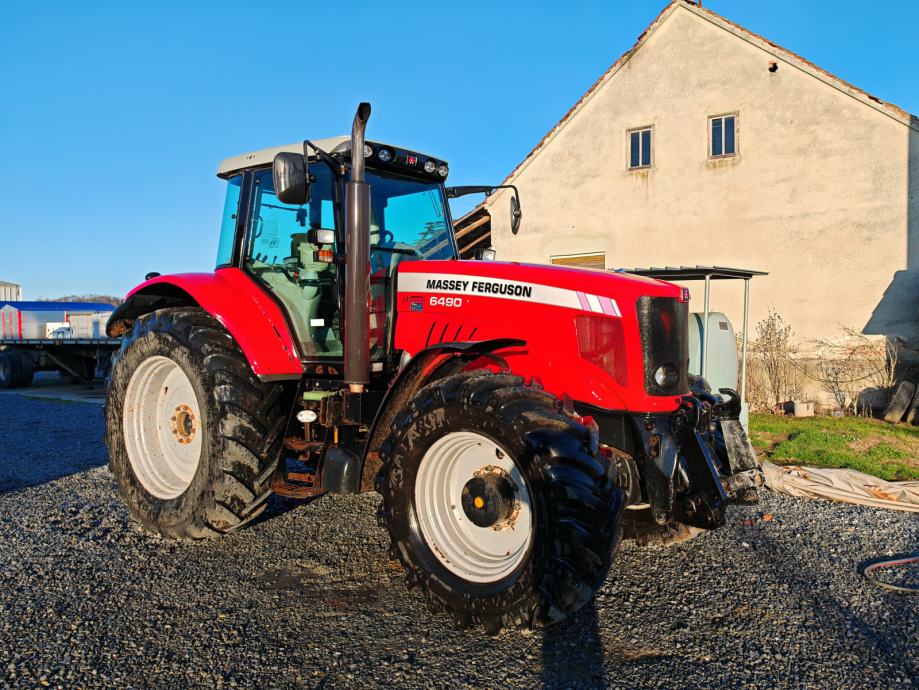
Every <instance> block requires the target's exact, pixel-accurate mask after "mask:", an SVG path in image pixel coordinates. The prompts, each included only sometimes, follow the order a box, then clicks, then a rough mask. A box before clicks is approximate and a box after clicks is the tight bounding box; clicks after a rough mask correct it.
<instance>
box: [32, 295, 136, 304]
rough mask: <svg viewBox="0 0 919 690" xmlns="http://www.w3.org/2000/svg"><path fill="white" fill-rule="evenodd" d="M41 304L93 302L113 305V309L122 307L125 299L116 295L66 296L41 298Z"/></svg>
mask: <svg viewBox="0 0 919 690" xmlns="http://www.w3.org/2000/svg"><path fill="white" fill-rule="evenodd" d="M37 301H39V302H93V303H94V304H111V305H112V306H113V307H117V306H120V305H121V303H122V302H124V299H123V298H121V297H115V296H114V295H64V296H63V297H55V298H53V299H49V298H45V297H42V298H39V299H38V300H37Z"/></svg>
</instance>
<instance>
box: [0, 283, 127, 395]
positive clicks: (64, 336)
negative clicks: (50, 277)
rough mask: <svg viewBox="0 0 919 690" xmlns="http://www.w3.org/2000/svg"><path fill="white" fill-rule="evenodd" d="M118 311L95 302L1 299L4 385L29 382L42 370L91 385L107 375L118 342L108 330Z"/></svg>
mask: <svg viewBox="0 0 919 690" xmlns="http://www.w3.org/2000/svg"><path fill="white" fill-rule="evenodd" d="M113 310H114V307H113V306H111V305H109V304H97V303H94V302H24V301H5V302H0V388H22V387H25V386H29V385H31V383H32V379H33V377H34V375H35V372H37V371H57V372H59V373H60V375H61V377H62V378H63V379H64V380H65V381H70V382H77V381H79V382H82V383H85V384H87V385H92V381H93V379H95V378H105V377H106V376H107V375H108V369H109V365H110V363H111V358H112V354H113V353H114V351H115V350H116V349H117V348H118V345H119V340H118V339H115V338H110V337H109V336H108V335H106V333H105V324H106V322H107V321H108V318H109V316H110V315H111V313H112V311H113Z"/></svg>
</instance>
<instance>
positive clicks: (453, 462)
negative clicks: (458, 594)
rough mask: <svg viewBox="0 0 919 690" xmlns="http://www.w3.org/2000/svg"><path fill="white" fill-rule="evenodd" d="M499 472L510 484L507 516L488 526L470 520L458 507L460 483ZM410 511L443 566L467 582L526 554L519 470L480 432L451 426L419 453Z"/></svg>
mask: <svg viewBox="0 0 919 690" xmlns="http://www.w3.org/2000/svg"><path fill="white" fill-rule="evenodd" d="M489 472H493V473H500V475H501V476H502V477H506V478H507V481H508V485H509V486H510V487H512V489H513V504H514V506H516V508H515V511H514V513H513V517H512V518H509V519H507V520H503V521H501V522H500V523H498V524H496V525H494V526H492V527H480V526H478V525H476V524H474V523H473V522H472V521H471V520H470V519H469V517H468V516H467V514H466V512H465V511H464V509H463V506H462V492H463V487H464V486H466V484H467V482H469V480H471V479H473V478H474V477H476V476H481V475H482V474H483V473H489ZM415 511H416V514H417V517H418V523H419V525H420V527H421V532H422V535H423V536H424V539H425V542H426V543H427V545H428V546H429V547H430V549H431V551H432V553H434V555H435V556H436V557H437V559H438V560H439V561H440V562H441V563H442V564H443V566H444V567H445V568H447V569H448V570H450V571H451V572H453V573H454V574H456V575H459V576H460V577H462V578H463V579H465V580H468V581H470V582H478V583H488V582H496V581H498V580H500V579H502V578H504V577H507V576H508V575H510V574H511V573H512V572H513V571H514V570H515V569H516V568H517V567H518V566H519V565H520V563H521V561H523V559H524V558H525V557H526V555H527V553H528V551H529V547H530V543H531V542H532V540H533V510H532V503H531V500H530V492H529V489H528V488H527V485H526V482H525V481H524V478H523V474H522V473H521V471H520V469H519V468H518V467H517V465H516V464H515V463H514V461H513V460H512V459H511V456H510V454H509V453H508V452H507V451H506V450H505V449H504V448H502V447H501V446H499V445H497V444H496V443H495V442H494V441H492V440H491V439H489V438H488V437H486V436H483V435H481V434H477V433H475V432H471V431H455V432H451V433H449V434H446V435H445V436H443V437H441V438H439V439H438V440H437V441H435V442H434V443H433V444H432V445H431V447H430V448H429V449H428V450H427V452H426V453H425V454H424V457H423V458H422V459H421V464H420V465H419V467H418V476H417V477H416V479H415Z"/></svg>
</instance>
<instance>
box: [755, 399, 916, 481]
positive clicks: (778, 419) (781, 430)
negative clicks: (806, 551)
mask: <svg viewBox="0 0 919 690" xmlns="http://www.w3.org/2000/svg"><path fill="white" fill-rule="evenodd" d="M750 441H751V443H752V444H753V447H754V448H756V450H757V451H760V452H762V453H764V454H765V456H766V458H767V459H768V460H770V461H772V462H774V463H776V464H777V465H819V466H822V467H843V468H848V469H853V470H858V471H859V472H865V473H867V474H870V475H873V476H875V477H880V478H881V479H887V480H889V481H904V480H911V479H919V427H914V426H907V425H896V426H894V425H892V424H887V423H886V422H882V421H880V420H877V419H866V418H864V417H803V418H798V417H784V416H778V415H771V414H751V415H750Z"/></svg>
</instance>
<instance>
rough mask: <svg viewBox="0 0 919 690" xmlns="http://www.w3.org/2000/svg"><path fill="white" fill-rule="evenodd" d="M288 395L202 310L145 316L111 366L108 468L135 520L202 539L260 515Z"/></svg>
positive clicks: (153, 528) (167, 532)
mask: <svg viewBox="0 0 919 690" xmlns="http://www.w3.org/2000/svg"><path fill="white" fill-rule="evenodd" d="M280 393H281V387H280V386H279V385H278V384H265V383H262V382H261V381H259V379H258V378H257V377H256V376H255V375H254V374H253V373H252V370H251V369H250V367H249V364H248V362H247V361H246V359H245V357H244V355H243V353H242V351H241V350H240V349H239V347H238V346H237V344H236V343H235V341H234V340H233V338H232V336H231V335H230V334H229V333H228V332H227V331H226V329H224V328H223V326H222V325H221V324H220V323H219V322H218V321H217V320H216V319H214V318H212V317H211V316H210V315H208V314H207V313H205V312H204V311H202V310H200V309H162V310H159V311H157V312H154V313H152V314H148V315H146V316H142V317H141V318H139V319H138V320H137V322H136V323H135V324H134V328H133V330H132V331H131V332H130V333H129V334H128V335H127V336H126V337H125V339H124V341H123V342H122V346H121V349H120V351H119V352H118V353H117V354H116V356H115V358H114V360H113V364H112V372H111V377H110V378H109V384H108V402H107V404H106V410H105V421H106V442H107V445H108V449H109V465H110V467H111V469H112V472H113V474H114V475H115V478H116V479H117V480H118V488H119V491H120V493H121V495H122V497H123V498H124V500H125V502H126V503H127V505H128V507H129V508H130V510H131V513H132V514H133V515H134V517H135V518H137V519H138V520H139V521H140V522H141V523H142V524H143V525H144V526H145V527H147V528H148V529H150V530H151V531H153V532H157V533H159V534H161V535H163V536H166V537H174V538H182V539H200V538H204V537H210V536H215V535H217V534H221V533H225V532H230V531H232V530H234V529H237V528H238V527H240V526H242V525H243V524H245V523H247V522H249V521H250V520H252V519H253V518H255V517H256V516H257V515H258V514H259V513H261V512H262V510H263V509H264V508H265V504H266V500H267V498H268V496H269V495H270V494H271V478H272V474H273V473H274V469H275V467H276V465H277V457H278V449H279V443H280V437H281V433H282V431H283V426H284V422H285V419H284V417H283V416H282V414H281V408H280V402H279V398H280Z"/></svg>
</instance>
